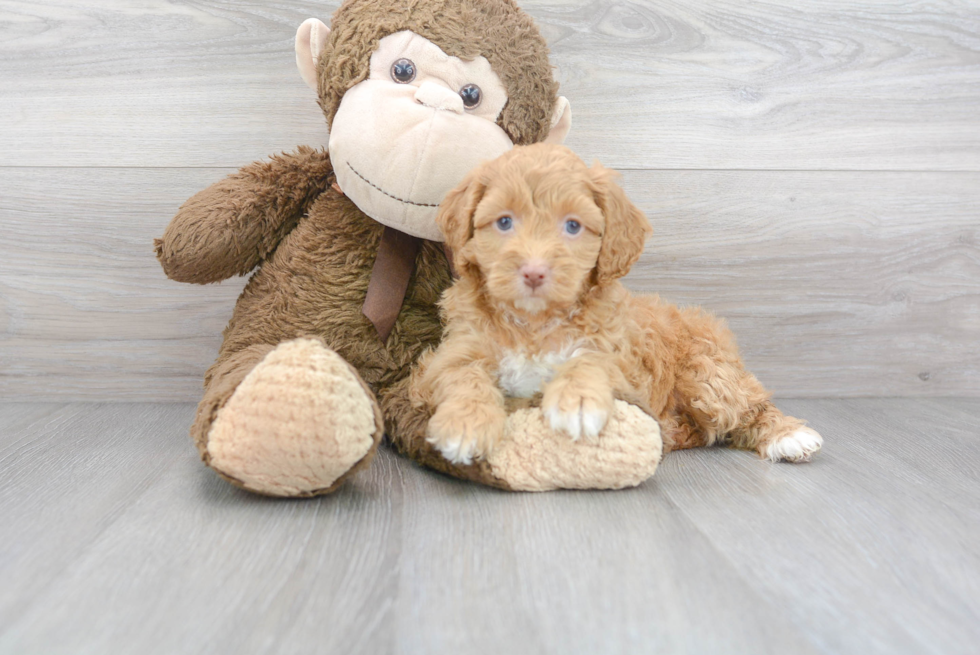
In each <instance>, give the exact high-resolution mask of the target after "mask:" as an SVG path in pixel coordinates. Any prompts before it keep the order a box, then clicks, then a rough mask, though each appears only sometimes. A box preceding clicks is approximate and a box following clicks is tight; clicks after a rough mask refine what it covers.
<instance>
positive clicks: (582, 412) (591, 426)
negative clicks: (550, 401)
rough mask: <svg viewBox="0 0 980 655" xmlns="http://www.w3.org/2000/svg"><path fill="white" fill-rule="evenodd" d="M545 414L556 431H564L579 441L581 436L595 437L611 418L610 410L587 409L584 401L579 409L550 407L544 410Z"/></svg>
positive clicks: (573, 439)
mask: <svg viewBox="0 0 980 655" xmlns="http://www.w3.org/2000/svg"><path fill="white" fill-rule="evenodd" d="M544 416H545V418H546V419H548V424H549V425H550V426H551V429H552V430H554V431H555V432H564V433H566V434H567V435H568V436H570V437H571V438H572V441H578V439H579V438H580V437H583V436H584V437H588V438H595V437H598V436H599V433H600V432H602V428H604V427H606V421H608V420H609V412H605V411H602V410H601V409H585V403H583V404H582V405H581V406H580V407H579V409H578V410H573V411H570V412H563V411H561V410H560V409H558V407H557V406H555V407H549V408H548V409H546V410H544Z"/></svg>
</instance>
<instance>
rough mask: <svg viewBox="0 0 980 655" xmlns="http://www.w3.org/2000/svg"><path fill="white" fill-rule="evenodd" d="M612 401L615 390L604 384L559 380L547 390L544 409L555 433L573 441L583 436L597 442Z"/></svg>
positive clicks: (543, 402) (543, 404)
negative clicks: (596, 438)
mask: <svg viewBox="0 0 980 655" xmlns="http://www.w3.org/2000/svg"><path fill="white" fill-rule="evenodd" d="M613 402H614V401H613V394H612V389H609V388H608V387H606V386H605V385H589V384H585V383H582V382H580V381H574V380H566V379H562V378H558V379H556V380H555V381H554V382H552V383H551V384H549V385H548V386H547V387H546V388H545V390H544V398H543V399H542V401H541V410H542V411H543V412H544V416H545V418H546V419H548V423H549V425H550V426H551V429H552V430H554V431H555V432H564V433H566V434H567V435H568V436H570V437H571V438H572V440H573V441H575V440H577V439H578V438H579V437H582V436H585V437H588V438H590V439H594V438H595V437H598V436H599V433H600V432H602V428H604V427H606V421H607V420H609V413H610V412H611V411H612V408H613Z"/></svg>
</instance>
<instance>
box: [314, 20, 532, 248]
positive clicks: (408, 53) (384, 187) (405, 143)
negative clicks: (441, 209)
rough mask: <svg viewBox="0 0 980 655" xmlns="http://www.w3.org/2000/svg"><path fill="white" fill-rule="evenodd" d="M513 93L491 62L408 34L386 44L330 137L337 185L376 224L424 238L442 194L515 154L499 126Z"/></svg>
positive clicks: (346, 101)
mask: <svg viewBox="0 0 980 655" xmlns="http://www.w3.org/2000/svg"><path fill="white" fill-rule="evenodd" d="M506 103H507V91H506V89H505V88H504V85H503V83H501V81H500V79H499V78H498V77H497V75H496V73H494V72H493V70H492V69H491V68H490V63H489V62H488V61H487V60H486V58H484V57H478V58H476V59H474V60H472V61H463V60H462V59H458V58H456V57H450V56H448V55H446V54H445V53H444V52H443V51H442V50H441V49H440V48H439V47H438V46H437V45H435V44H434V43H432V42H431V41H429V40H428V39H426V38H424V37H422V36H419V35H418V34H414V33H413V32H409V31H403V32H398V33H396V34H391V35H389V36H386V37H385V38H383V39H381V41H380V43H379V44H378V49H377V50H375V51H374V53H373V54H372V55H371V68H370V74H369V76H368V78H367V79H366V80H364V81H363V82H360V83H358V84H356V85H355V86H354V87H352V88H351V89H350V90H349V91H348V92H347V93H346V94H344V97H343V99H342V100H341V103H340V108H339V109H338V110H337V113H336V115H335V116H334V120H333V125H332V126H331V129H330V146H329V148H330V159H331V161H332V163H333V167H334V172H335V174H336V176H337V183H338V184H339V185H340V188H341V189H342V190H343V192H344V194H346V195H347V196H348V197H349V198H350V199H351V200H353V201H354V203H355V204H356V205H357V206H358V207H359V208H360V209H361V210H362V211H363V212H364V213H366V214H367V215H368V216H371V217H372V218H374V219H375V220H378V221H380V222H382V223H384V224H385V225H388V226H390V227H394V228H396V229H398V230H401V231H403V232H407V233H409V234H412V235H414V236H418V237H422V238H425V239H433V240H436V241H441V240H442V236H441V234H440V232H439V229H438V228H437V227H436V225H435V215H436V208H437V207H438V205H439V203H440V202H441V201H442V198H443V196H444V195H445V194H446V193H447V192H448V191H449V190H450V189H452V188H453V187H454V186H455V185H456V184H458V183H459V181H460V180H462V179H463V176H464V175H466V173H467V172H469V170H470V169H472V168H473V167H474V166H476V165H477V164H479V163H480V162H481V161H484V160H488V159H493V158H495V157H497V156H498V155H501V154H503V153H505V152H507V151H508V150H510V149H511V148H512V147H513V144H512V143H511V140H510V138H508V136H507V134H506V133H505V132H504V131H503V130H502V129H501V128H500V127H499V126H498V125H497V124H496V120H497V116H498V115H499V114H500V112H501V110H502V109H503V108H504V105H505V104H506Z"/></svg>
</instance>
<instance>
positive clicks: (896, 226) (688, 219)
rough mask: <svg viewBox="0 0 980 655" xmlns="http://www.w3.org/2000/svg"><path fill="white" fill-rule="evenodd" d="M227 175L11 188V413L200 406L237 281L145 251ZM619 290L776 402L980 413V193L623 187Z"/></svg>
mask: <svg viewBox="0 0 980 655" xmlns="http://www.w3.org/2000/svg"><path fill="white" fill-rule="evenodd" d="M230 170H231V169H3V170H0V187H3V188H5V189H9V191H8V192H7V193H5V194H3V195H2V196H0V226H2V229H3V234H4V239H3V240H2V241H0V395H2V396H3V397H4V398H8V399H14V398H19V399H23V400H29V399H33V400H42V399H45V398H60V399H63V400H80V399H89V400H102V399H128V400H185V401H196V400H197V399H198V397H199V394H200V389H201V379H202V376H203V372H204V370H205V368H207V366H208V365H210V363H211V361H212V360H213V358H214V356H215V353H216V350H217V347H218V345H219V343H220V333H221V330H222V329H223V327H224V324H225V323H226V322H227V320H228V318H229V317H230V315H231V309H232V307H233V305H234V301H235V298H236V297H237V295H238V293H239V292H240V290H241V288H242V284H243V280H241V279H235V280H229V281H227V282H224V283H221V284H219V285H211V286H206V287H201V286H196V285H185V284H178V283H175V282H172V281H170V280H167V279H166V278H165V277H164V275H163V273H162V271H161V270H160V267H159V266H158V264H157V262H156V260H155V259H154V257H153V254H152V249H151V243H152V239H153V237H154V236H158V235H159V234H161V233H162V231H163V229H164V227H165V226H166V224H167V222H168V221H169V219H170V217H171V216H172V215H173V213H174V211H175V210H176V208H177V206H179V204H180V203H181V202H182V201H183V200H184V199H185V198H187V197H188V196H190V195H191V194H192V193H194V191H195V190H197V189H200V188H202V187H204V186H206V185H207V184H209V183H210V182H212V181H215V180H217V179H219V178H220V177H221V176H223V175H224V174H226V173H227V172H230ZM623 184H624V186H625V188H626V189H627V191H628V192H629V193H630V195H631V197H632V198H633V199H634V200H635V201H636V202H637V204H638V205H639V206H640V207H641V208H643V209H644V210H645V211H646V212H647V214H648V216H649V217H650V220H651V222H652V223H653V225H654V228H655V234H654V237H653V238H652V239H651V241H650V242H649V243H648V246H647V251H646V253H645V254H644V256H643V258H642V259H641V261H640V263H639V264H638V265H637V267H636V269H635V270H634V272H633V273H632V274H631V275H630V277H629V278H628V279H627V284H628V285H629V286H630V287H631V288H633V289H635V290H636V291H638V292H659V293H661V295H663V296H664V297H665V298H667V299H669V300H671V301H673V302H677V303H681V304H702V305H704V306H705V307H707V308H709V309H711V310H712V311H714V312H716V313H717V314H718V315H720V316H723V317H726V318H727V319H728V320H729V322H730V325H731V327H732V328H733V330H734V331H735V333H736V335H737V336H738V339H739V341H740V343H741V346H742V348H743V351H744V354H745V357H746V361H747V362H748V364H749V366H750V367H751V368H752V370H753V371H755V373H756V374H757V375H758V376H759V377H760V379H762V381H763V382H764V383H766V384H767V385H769V386H770V387H771V388H772V389H773V390H774V391H775V392H776V393H777V394H779V395H781V396H823V395H831V396H838V395H843V396H854V395H865V396H868V395H977V394H980V352H978V350H977V348H976V344H977V335H978V334H980V246H978V244H980V218H978V215H977V207H980V174H975V173H958V174H953V173H932V174H921V173H881V172H865V173H860V174H858V173H821V174H816V173H802V172H754V171H748V172H717V171H715V172H706V171H700V172H693V171H689V172H676V171H629V172H627V173H626V175H625V177H624V179H623Z"/></svg>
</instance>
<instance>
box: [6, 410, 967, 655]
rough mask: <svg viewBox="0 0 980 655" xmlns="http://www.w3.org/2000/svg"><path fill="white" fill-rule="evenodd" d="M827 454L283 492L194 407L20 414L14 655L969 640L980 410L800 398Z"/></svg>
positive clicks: (760, 647) (363, 482)
mask: <svg viewBox="0 0 980 655" xmlns="http://www.w3.org/2000/svg"><path fill="white" fill-rule="evenodd" d="M781 406H782V407H783V408H784V409H785V410H787V411H789V412H791V413H793V414H795V415H797V416H802V417H805V418H807V419H809V421H810V423H811V425H813V426H814V427H815V428H817V429H818V430H820V431H821V432H822V433H823V434H824V435H825V437H826V439H827V446H826V449H825V450H824V452H822V453H821V454H820V455H819V456H818V457H817V458H816V459H815V460H814V461H813V462H811V463H809V464H805V465H800V466H791V465H772V464H769V463H766V462H763V461H760V460H758V459H756V458H755V457H754V456H752V455H750V454H748V453H744V452H735V451H730V450H721V449H709V450H706V449H701V450H695V451H688V452H680V453H673V454H671V455H669V456H668V457H667V458H666V459H665V461H664V463H663V465H662V466H661V469H660V470H659V471H658V473H657V475H656V476H655V478H654V479H653V480H651V481H648V482H647V483H645V484H644V485H642V486H641V487H639V488H637V489H633V490H627V491H623V492H587V493H581V492H560V493H549V494H540V495H535V494H510V493H503V492H497V491H494V490H490V489H485V488H481V487H478V486H474V485H469V484H465V483H460V482H457V481H454V480H451V479H448V478H445V477H442V476H440V475H437V474H435V473H432V472H430V471H425V470H422V469H419V468H418V467H416V466H415V465H414V464H412V463H411V462H408V461H406V460H404V459H401V458H399V457H397V456H395V455H393V454H391V453H390V452H387V451H385V452H382V453H381V455H380V456H379V458H378V459H377V461H376V462H375V463H374V464H373V465H372V466H371V468H370V469H369V470H368V471H366V472H364V473H362V474H361V475H360V476H359V477H357V478H356V479H355V480H354V481H353V482H352V483H351V484H348V485H347V486H346V487H345V488H343V489H342V490H341V491H339V492H338V493H336V494H334V495H332V496H329V497H325V498H320V499H315V500H306V501H281V500H271V499H266V498H261V497H256V496H252V495H249V494H247V493H245V492H241V491H239V490H237V489H235V488H233V487H231V486H229V485H227V484H225V483H223V482H222V481H220V480H219V479H217V478H216V477H215V476H214V475H213V474H212V473H211V472H210V471H208V470H207V469H206V468H204V467H203V465H201V464H200V463H199V462H198V461H197V457H196V454H195V452H194V450H193V448H192V446H191V444H190V440H189V438H188V437H187V435H186V431H187V426H188V424H189V423H190V421H191V417H192V414H193V409H194V408H193V405H190V404H91V403H90V404H86V403H76V404H62V403H37V404H33V403H31V404H25V403H20V404H3V405H0V653H3V654H5V655H6V654H7V653H11V654H13V653H75V654H81V653H99V654H113V653H145V654H153V653H225V652H227V653H266V652H267V653H313V652H316V653H450V652H475V653H545V652H562V653H639V652H656V653H754V654H757V653H861V654H865V653H975V652H976V650H977V644H978V643H980V551H978V550H977V547H976V544H977V543H978V541H980V487H978V485H977V480H978V477H980V476H978V474H980V438H978V437H980V428H978V423H980V402H978V401H977V400H956V399H919V400H909V399H901V400H899V399H894V400H891V399H860V400H857V399H851V400H792V401H791V400H784V401H782V402H781Z"/></svg>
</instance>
